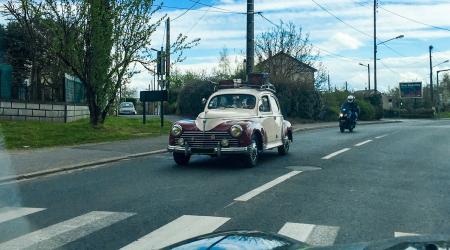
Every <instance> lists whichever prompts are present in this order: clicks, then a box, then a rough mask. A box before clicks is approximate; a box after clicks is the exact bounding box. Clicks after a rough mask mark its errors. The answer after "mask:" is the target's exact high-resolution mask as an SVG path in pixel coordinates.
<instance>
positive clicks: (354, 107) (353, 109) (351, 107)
mask: <svg viewBox="0 0 450 250" xmlns="http://www.w3.org/2000/svg"><path fill="white" fill-rule="evenodd" d="M343 108H344V109H347V110H350V111H351V112H352V113H353V114H356V115H357V114H359V106H358V104H357V103H356V102H351V103H350V102H347V101H346V102H344V103H343V104H342V106H341V109H343Z"/></svg>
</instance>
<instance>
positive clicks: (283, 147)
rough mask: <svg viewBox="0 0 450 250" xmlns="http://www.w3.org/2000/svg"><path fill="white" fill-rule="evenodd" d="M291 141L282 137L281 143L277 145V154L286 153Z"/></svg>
mask: <svg viewBox="0 0 450 250" xmlns="http://www.w3.org/2000/svg"><path fill="white" fill-rule="evenodd" d="M290 144H291V142H290V141H289V139H287V138H286V139H284V142H283V145H281V146H279V147H278V154H279V155H286V154H287V153H288V152H289V147H290Z"/></svg>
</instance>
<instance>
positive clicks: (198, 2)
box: [189, 0, 236, 13]
mask: <svg viewBox="0 0 450 250" xmlns="http://www.w3.org/2000/svg"><path fill="white" fill-rule="evenodd" d="M189 1H191V2H193V3H197V4H200V5H203V6H206V7H210V8H213V9H217V10H221V11H224V12H229V13H236V12H235V11H232V10H227V9H223V8H219V7H216V6H214V5H211V4H206V3H202V2H200V0H199V1H194V0H189Z"/></svg>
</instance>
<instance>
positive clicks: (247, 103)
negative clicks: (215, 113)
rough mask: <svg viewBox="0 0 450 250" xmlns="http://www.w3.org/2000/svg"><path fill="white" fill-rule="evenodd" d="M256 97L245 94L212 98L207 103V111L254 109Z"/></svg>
mask: <svg viewBox="0 0 450 250" xmlns="http://www.w3.org/2000/svg"><path fill="white" fill-rule="evenodd" d="M255 104H256V97H255V96H253V95H246V94H225V95H217V96H214V97H213V98H212V99H211V101H209V104H208V109H220V108H238V109H254V108H255Z"/></svg>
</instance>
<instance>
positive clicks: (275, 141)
mask: <svg viewBox="0 0 450 250" xmlns="http://www.w3.org/2000/svg"><path fill="white" fill-rule="evenodd" d="M199 101H200V100H199ZM205 104H206V106H205V109H204V111H203V112H202V113H200V114H199V115H198V117H197V118H196V119H195V120H181V121H177V122H176V123H174V125H173V127H172V129H171V132H170V136H169V146H168V151H170V152H173V158H174V160H175V162H176V163H177V164H179V165H186V164H188V163H189V160H190V157H191V155H193V154H202V155H213V156H221V155H225V154H232V155H241V157H243V158H244V159H245V162H246V166H248V167H253V166H256V164H257V162H258V157H259V155H260V154H261V153H262V152H263V151H266V150H271V149H275V148H277V149H278V153H279V154H280V155H285V154H286V153H288V151H289V146H290V143H291V142H292V127H291V124H290V123H289V122H288V121H286V120H284V118H283V115H282V114H281V111H280V104H279V102H278V99H277V97H276V96H275V91H274V88H273V85H271V84H235V83H233V82H231V83H230V82H229V81H224V82H221V83H220V84H219V90H218V91H216V92H215V93H213V94H212V95H211V96H210V97H209V99H208V100H207V101H205Z"/></svg>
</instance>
